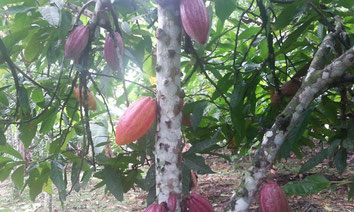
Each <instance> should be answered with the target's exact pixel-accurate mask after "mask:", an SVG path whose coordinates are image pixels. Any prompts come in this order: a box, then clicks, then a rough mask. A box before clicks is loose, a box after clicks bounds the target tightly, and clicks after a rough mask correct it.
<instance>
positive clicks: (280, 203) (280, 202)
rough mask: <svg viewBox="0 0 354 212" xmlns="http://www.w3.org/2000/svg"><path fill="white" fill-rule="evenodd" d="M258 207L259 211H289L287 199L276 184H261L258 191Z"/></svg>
mask: <svg viewBox="0 0 354 212" xmlns="http://www.w3.org/2000/svg"><path fill="white" fill-rule="evenodd" d="M259 209H260V211H261V212H290V207H289V202H288V199H287V197H286V195H285V192H284V191H283V189H282V188H281V187H280V186H279V185H278V184H276V183H274V182H272V183H264V184H263V186H262V188H261V190H260V192H259Z"/></svg>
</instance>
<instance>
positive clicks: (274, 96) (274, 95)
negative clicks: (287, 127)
mask: <svg viewBox="0 0 354 212" xmlns="http://www.w3.org/2000/svg"><path fill="white" fill-rule="evenodd" d="M270 102H271V103H272V105H273V106H277V105H279V104H280V103H281V97H280V95H279V94H278V92H276V91H275V90H274V89H270Z"/></svg>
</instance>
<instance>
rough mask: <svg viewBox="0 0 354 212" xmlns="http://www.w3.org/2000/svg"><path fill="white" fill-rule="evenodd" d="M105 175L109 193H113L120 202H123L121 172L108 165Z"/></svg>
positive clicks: (105, 167)
mask: <svg viewBox="0 0 354 212" xmlns="http://www.w3.org/2000/svg"><path fill="white" fill-rule="evenodd" d="M103 174H104V182H105V184H106V187H107V189H108V191H109V192H111V193H112V194H113V196H114V197H115V198H116V199H117V200H118V201H123V186H122V181H121V173H120V171H119V170H118V169H116V168H114V167H113V166H108V165H106V166H104V169H103Z"/></svg>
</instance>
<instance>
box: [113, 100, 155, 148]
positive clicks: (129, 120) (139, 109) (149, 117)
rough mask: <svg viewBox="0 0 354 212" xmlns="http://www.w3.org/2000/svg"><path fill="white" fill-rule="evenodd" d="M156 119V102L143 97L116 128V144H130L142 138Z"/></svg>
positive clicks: (132, 105) (125, 113)
mask: <svg viewBox="0 0 354 212" xmlns="http://www.w3.org/2000/svg"><path fill="white" fill-rule="evenodd" d="M155 118H156V100H155V99H152V98H150V97H143V98H141V99H139V100H137V101H136V102H134V103H133V104H131V105H130V106H129V107H128V109H127V110H126V111H125V112H124V114H123V115H122V117H121V118H120V120H119V122H118V124H117V128H116V143H117V144H118V145H124V144H129V143H131V142H133V141H135V140H138V139H139V138H140V137H142V136H143V135H144V134H145V133H146V132H147V131H148V130H149V129H150V127H151V125H152V124H153V123H154V121H155Z"/></svg>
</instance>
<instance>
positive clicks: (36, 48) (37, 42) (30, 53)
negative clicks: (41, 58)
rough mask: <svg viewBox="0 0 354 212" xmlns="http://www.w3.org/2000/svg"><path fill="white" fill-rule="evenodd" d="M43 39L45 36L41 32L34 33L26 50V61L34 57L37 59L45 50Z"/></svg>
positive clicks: (32, 59)
mask: <svg viewBox="0 0 354 212" xmlns="http://www.w3.org/2000/svg"><path fill="white" fill-rule="evenodd" d="M41 39H43V38H42V37H41V35H40V34H39V33H35V34H33V36H32V38H31V39H30V41H29V42H28V44H27V46H26V48H25V51H24V56H25V59H26V61H28V62H32V61H34V59H36V58H37V56H38V55H39V54H40V53H41V51H42V50H43V43H42V42H41Z"/></svg>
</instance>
